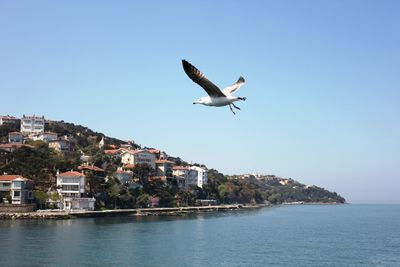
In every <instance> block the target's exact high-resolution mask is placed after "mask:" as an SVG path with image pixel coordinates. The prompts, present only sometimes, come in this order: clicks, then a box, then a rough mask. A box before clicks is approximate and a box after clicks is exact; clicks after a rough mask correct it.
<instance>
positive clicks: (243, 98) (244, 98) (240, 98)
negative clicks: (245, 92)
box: [238, 97, 247, 101]
mask: <svg viewBox="0 0 400 267" xmlns="http://www.w3.org/2000/svg"><path fill="white" fill-rule="evenodd" d="M238 99H239V100H243V101H246V99H247V98H246V97H238Z"/></svg>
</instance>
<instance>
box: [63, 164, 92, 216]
mask: <svg viewBox="0 0 400 267" xmlns="http://www.w3.org/2000/svg"><path fill="white" fill-rule="evenodd" d="M85 183H86V176H85V175H84V174H83V173H80V172H77V171H69V172H64V173H59V174H57V188H58V190H57V191H58V193H59V195H61V197H62V208H63V209H64V210H72V209H85V210H94V204H95V202H96V199H95V198H87V197H85Z"/></svg>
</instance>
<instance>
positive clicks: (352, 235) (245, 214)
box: [0, 204, 400, 266]
mask: <svg viewBox="0 0 400 267" xmlns="http://www.w3.org/2000/svg"><path fill="white" fill-rule="evenodd" d="M0 246H1V248H0V266H400V205H351V204H349V205H298V206H279V207H273V208H263V209H257V210H246V211H231V212H216V213H206V214H197V215H191V216H185V217H119V218H116V217H114V218H85V219H72V220H44V221H43V220H37V221H24V220H16V221H0Z"/></svg>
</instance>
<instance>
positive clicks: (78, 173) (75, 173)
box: [58, 171, 85, 177]
mask: <svg viewBox="0 0 400 267" xmlns="http://www.w3.org/2000/svg"><path fill="white" fill-rule="evenodd" d="M58 176H63V177H78V176H85V175H84V174H83V173H80V172H77V171H70V172H63V173H60V174H59V175H58Z"/></svg>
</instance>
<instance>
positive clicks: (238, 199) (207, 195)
mask: <svg viewBox="0 0 400 267" xmlns="http://www.w3.org/2000/svg"><path fill="white" fill-rule="evenodd" d="M18 127H19V125H11V126H10V125H1V126H0V140H1V142H2V143H5V142H7V135H8V132H13V131H18V130H19V128H18ZM45 130H46V132H53V133H56V134H57V135H58V136H59V138H60V137H62V138H66V139H68V140H70V142H71V149H69V150H68V151H63V152H60V151H56V150H54V149H53V148H50V147H49V145H48V144H47V143H46V142H43V141H32V140H26V141H25V143H26V144H29V146H22V147H20V148H17V149H15V150H13V151H6V150H1V149H0V173H9V174H19V175H23V176H25V177H27V178H30V179H32V180H34V182H35V188H36V194H35V195H36V196H37V202H39V203H41V205H43V204H44V203H45V202H46V199H49V198H50V197H51V196H52V197H54V192H55V189H56V184H55V180H56V173H57V171H60V172H64V171H69V170H78V169H79V168H80V167H81V166H82V165H83V164H86V165H89V166H96V167H98V168H102V169H103V173H102V174H101V175H99V174H98V173H93V172H89V173H87V174H86V175H87V181H88V188H87V196H89V197H95V198H96V207H97V208H98V209H101V208H113V207H119V208H132V207H146V206H148V205H149V203H150V202H151V199H153V198H157V202H158V205H159V206H165V207H168V206H187V205H196V204H198V200H200V199H211V200H215V201H217V202H218V203H223V204H232V203H242V204H250V203H252V204H256V203H266V202H268V203H272V204H279V203H284V202H296V201H302V202H306V203H310V202H319V203H345V199H344V198H343V197H341V196H340V195H338V194H337V193H334V192H330V191H328V190H325V189H323V188H320V187H317V186H306V185H304V184H301V183H299V182H297V181H295V180H293V179H285V178H281V177H277V176H274V175H268V176H259V177H255V176H252V175H245V176H243V175H235V176H226V175H224V174H222V173H219V172H218V171H217V170H208V184H206V185H204V186H203V187H202V188H200V187H196V186H190V187H189V188H186V189H182V188H180V187H178V184H177V180H175V179H174V178H173V177H171V179H167V181H165V182H161V181H159V180H155V181H153V180H152V179H151V177H153V176H154V175H155V170H154V169H151V168H149V167H148V166H139V165H138V166H136V167H135V168H133V169H132V172H131V175H132V180H130V181H129V183H126V184H124V183H121V182H120V181H118V179H116V178H115V177H116V176H115V173H116V171H117V169H118V168H120V167H122V164H121V160H120V159H118V158H115V157H113V156H112V155H109V154H107V153H105V151H107V149H114V150H116V149H118V148H119V147H121V146H130V149H136V148H138V146H137V145H135V144H133V143H129V144H128V143H127V142H126V141H122V140H119V139H117V138H112V137H107V136H105V135H104V134H102V133H98V132H95V131H93V130H91V129H89V128H88V127H84V126H81V125H75V124H73V123H66V122H63V121H50V122H46V125H45ZM103 138H104V139H105V140H106V144H105V145H104V147H100V146H99V142H100V140H102V139H103ZM168 159H169V160H170V161H173V162H174V163H175V166H176V165H181V166H187V165H188V163H187V162H185V161H184V160H182V159H181V158H179V157H171V156H169V157H168ZM196 165H198V166H200V165H201V164H196ZM203 166H204V165H203ZM143 177H144V179H143ZM106 178H107V179H106ZM144 181H145V182H144ZM45 192H50V193H47V195H46V193H45Z"/></svg>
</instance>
